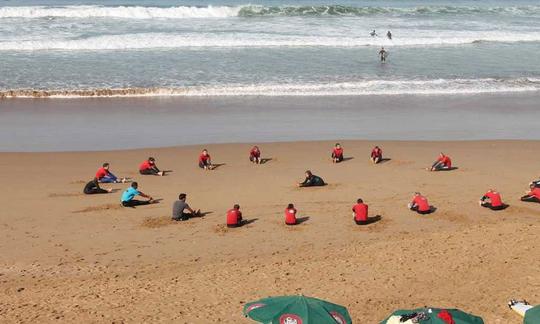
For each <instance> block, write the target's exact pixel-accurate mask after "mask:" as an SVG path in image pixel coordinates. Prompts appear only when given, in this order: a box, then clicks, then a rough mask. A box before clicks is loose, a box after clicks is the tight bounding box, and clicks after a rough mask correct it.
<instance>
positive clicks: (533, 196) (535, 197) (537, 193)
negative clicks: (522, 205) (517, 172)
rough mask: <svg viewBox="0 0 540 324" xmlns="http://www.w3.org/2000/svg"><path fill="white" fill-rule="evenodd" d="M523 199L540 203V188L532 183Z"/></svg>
mask: <svg viewBox="0 0 540 324" xmlns="http://www.w3.org/2000/svg"><path fill="white" fill-rule="evenodd" d="M521 201H527V202H537V203H540V188H539V187H536V186H534V185H531V190H530V191H528V192H527V194H526V195H525V196H523V197H521Z"/></svg>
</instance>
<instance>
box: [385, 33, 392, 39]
mask: <svg viewBox="0 0 540 324" xmlns="http://www.w3.org/2000/svg"><path fill="white" fill-rule="evenodd" d="M386 37H388V39H389V40H392V33H391V32H390V31H388V32H387V33H386Z"/></svg>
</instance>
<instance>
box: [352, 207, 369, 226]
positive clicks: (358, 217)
mask: <svg viewBox="0 0 540 324" xmlns="http://www.w3.org/2000/svg"><path fill="white" fill-rule="evenodd" d="M353 211H354V220H355V221H356V222H365V221H367V220H368V205H366V204H364V203H363V202H362V203H357V204H356V205H354V206H353Z"/></svg>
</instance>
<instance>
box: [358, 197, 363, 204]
mask: <svg viewBox="0 0 540 324" xmlns="http://www.w3.org/2000/svg"><path fill="white" fill-rule="evenodd" d="M363 202H364V201H363V200H362V198H358V199H357V200H356V203H358V204H361V203H363Z"/></svg>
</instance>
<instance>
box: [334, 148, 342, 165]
mask: <svg viewBox="0 0 540 324" xmlns="http://www.w3.org/2000/svg"><path fill="white" fill-rule="evenodd" d="M341 161H343V147H341V144H339V143H336V145H334V148H333V149H332V162H334V163H339V162H341Z"/></svg>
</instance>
